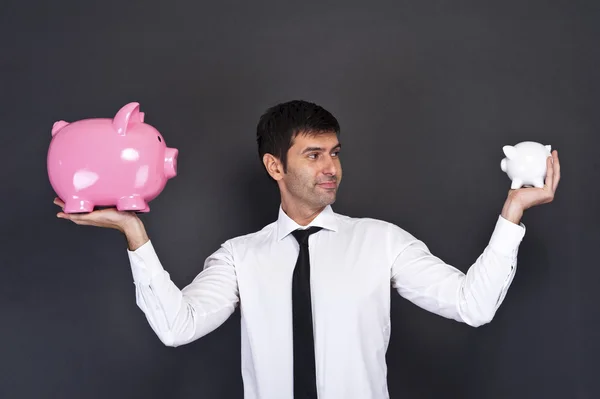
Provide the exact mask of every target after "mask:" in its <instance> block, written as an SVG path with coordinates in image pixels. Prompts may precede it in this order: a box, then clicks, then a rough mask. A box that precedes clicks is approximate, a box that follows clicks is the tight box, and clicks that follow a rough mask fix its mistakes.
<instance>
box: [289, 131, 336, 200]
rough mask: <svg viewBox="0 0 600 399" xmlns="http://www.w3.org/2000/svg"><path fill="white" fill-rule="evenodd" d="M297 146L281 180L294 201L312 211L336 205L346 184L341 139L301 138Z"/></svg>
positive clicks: (330, 135)
mask: <svg viewBox="0 0 600 399" xmlns="http://www.w3.org/2000/svg"><path fill="white" fill-rule="evenodd" d="M293 143H294V144H293V145H292V147H291V148H290V149H289V150H288V153H287V173H285V174H284V176H283V178H282V180H281V182H282V184H283V186H284V189H285V191H286V192H287V194H288V196H289V197H291V198H290V199H292V200H293V201H295V202H300V203H302V205H305V206H309V207H325V206H327V205H330V204H332V203H334V202H335V199H336V195H337V190H338V186H339V184H340V182H341V180H342V165H341V163H340V158H339V152H340V143H339V141H338V137H337V135H336V134H335V133H324V134H319V135H314V136H308V135H304V134H299V135H298V136H296V138H295V139H294V142H293Z"/></svg>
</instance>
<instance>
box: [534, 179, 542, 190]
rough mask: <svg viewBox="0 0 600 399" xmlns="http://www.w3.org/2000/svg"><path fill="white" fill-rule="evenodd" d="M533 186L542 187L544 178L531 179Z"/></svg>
mask: <svg viewBox="0 0 600 399" xmlns="http://www.w3.org/2000/svg"><path fill="white" fill-rule="evenodd" d="M533 187H537V188H544V179H542V178H539V179H536V180H534V181H533Z"/></svg>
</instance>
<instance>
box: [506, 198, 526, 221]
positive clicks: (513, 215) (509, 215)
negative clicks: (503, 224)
mask: <svg viewBox="0 0 600 399" xmlns="http://www.w3.org/2000/svg"><path fill="white" fill-rule="evenodd" d="M523 212H524V210H523V207H522V206H521V205H519V204H518V203H517V202H515V201H513V200H512V199H511V198H508V199H507V200H506V202H505V203H504V207H503V208H502V214H501V216H502V217H503V218H504V219H506V220H508V221H509V222H512V223H514V224H519V223H521V218H522V217H523Z"/></svg>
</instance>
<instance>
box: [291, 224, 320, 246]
mask: <svg viewBox="0 0 600 399" xmlns="http://www.w3.org/2000/svg"><path fill="white" fill-rule="evenodd" d="M319 230H321V227H317V226H312V227H309V228H308V229H306V230H294V231H292V235H293V236H294V237H295V238H296V240H297V241H298V243H299V244H307V243H308V236H310V235H311V234H314V233H316V232H317V231H319Z"/></svg>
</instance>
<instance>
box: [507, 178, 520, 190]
mask: <svg viewBox="0 0 600 399" xmlns="http://www.w3.org/2000/svg"><path fill="white" fill-rule="evenodd" d="M521 187H523V180H522V179H516V178H515V179H513V181H512V184H511V185H510V188H511V189H512V190H517V189H519V188H521Z"/></svg>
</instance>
